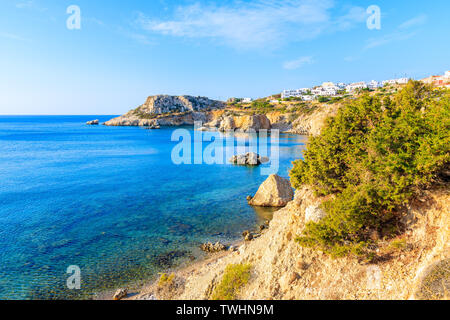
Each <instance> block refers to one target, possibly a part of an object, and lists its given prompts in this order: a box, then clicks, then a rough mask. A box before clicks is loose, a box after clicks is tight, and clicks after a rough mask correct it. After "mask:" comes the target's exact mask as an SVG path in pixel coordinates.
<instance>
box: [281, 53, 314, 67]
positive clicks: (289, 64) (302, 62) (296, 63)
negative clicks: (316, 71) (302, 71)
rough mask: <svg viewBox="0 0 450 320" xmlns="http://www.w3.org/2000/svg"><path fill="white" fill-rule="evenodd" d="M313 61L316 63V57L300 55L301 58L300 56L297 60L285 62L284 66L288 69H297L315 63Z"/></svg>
mask: <svg viewBox="0 0 450 320" xmlns="http://www.w3.org/2000/svg"><path fill="white" fill-rule="evenodd" d="M313 63H314V59H313V57H311V56H309V57H300V58H298V59H296V60H292V61H286V62H284V63H283V68H284V69H286V70H295V69H298V68H301V67H303V66H304V65H307V64H313Z"/></svg>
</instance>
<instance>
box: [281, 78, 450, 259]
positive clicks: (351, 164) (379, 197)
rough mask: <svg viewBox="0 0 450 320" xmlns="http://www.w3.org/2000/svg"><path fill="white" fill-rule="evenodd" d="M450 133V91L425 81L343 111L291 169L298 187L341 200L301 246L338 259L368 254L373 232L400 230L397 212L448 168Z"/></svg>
mask: <svg viewBox="0 0 450 320" xmlns="http://www.w3.org/2000/svg"><path fill="white" fill-rule="evenodd" d="M449 129H450V91H449V90H445V91H434V90H432V89H431V87H428V86H426V85H424V84H422V83H420V82H415V81H410V82H409V83H408V85H407V86H406V87H405V88H404V89H402V90H401V91H400V92H398V93H397V94H395V95H394V96H393V97H392V99H390V98H389V97H386V98H385V99H384V100H381V99H380V98H379V97H376V96H372V97H371V96H369V95H368V94H366V95H363V96H362V97H360V98H358V99H356V100H355V101H353V102H352V103H350V104H348V105H346V106H344V107H342V108H341V109H340V110H339V111H338V114H337V116H336V117H334V118H331V119H328V122H327V125H326V126H325V128H324V129H323V131H322V134H321V135H319V136H317V137H312V138H311V139H310V142H309V143H308V147H307V150H306V151H305V153H304V160H297V161H295V162H294V167H293V169H292V170H291V172H290V176H291V181H292V184H293V186H294V188H298V187H300V186H301V185H302V184H308V185H311V186H313V188H314V189H315V191H316V193H317V194H318V195H330V194H333V195H334V197H332V198H331V200H328V201H326V202H324V204H323V208H324V210H325V211H326V212H327V216H326V217H325V219H323V220H322V221H320V222H319V223H309V224H308V225H307V226H306V228H305V231H304V233H303V234H302V235H301V236H300V237H299V238H298V239H297V241H298V242H299V243H300V244H301V245H304V246H307V247H313V248H318V249H321V250H323V251H324V252H327V253H329V254H331V255H333V256H343V255H346V254H349V253H353V254H357V255H361V254H369V251H368V250H367V249H368V247H369V244H371V243H372V242H373V241H372V240H370V233H371V232H373V231H377V232H379V233H380V234H381V235H385V236H386V235H392V234H393V233H395V231H396V221H397V216H396V212H397V211H398V209H399V208H401V207H402V206H403V205H404V204H406V203H407V202H408V201H409V199H410V198H411V197H412V195H413V194H414V192H415V191H416V190H417V189H418V188H423V187H425V186H428V185H430V184H431V183H433V181H435V179H436V177H437V175H438V174H439V173H440V172H441V171H442V170H443V169H444V168H445V167H446V166H448V165H449V162H450V161H449V158H450V151H449V146H450V138H449V132H450V130H449Z"/></svg>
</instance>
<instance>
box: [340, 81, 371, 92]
mask: <svg viewBox="0 0 450 320" xmlns="http://www.w3.org/2000/svg"><path fill="white" fill-rule="evenodd" d="M366 88H367V84H366V83H365V82H364V81H361V82H355V83H352V84H349V85H348V86H347V87H345V89H346V90H347V91H348V92H353V91H355V90H358V89H366Z"/></svg>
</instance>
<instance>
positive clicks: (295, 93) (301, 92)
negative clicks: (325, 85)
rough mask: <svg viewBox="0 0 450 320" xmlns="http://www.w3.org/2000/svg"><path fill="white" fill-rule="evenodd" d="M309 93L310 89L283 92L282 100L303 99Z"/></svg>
mask: <svg viewBox="0 0 450 320" xmlns="http://www.w3.org/2000/svg"><path fill="white" fill-rule="evenodd" d="M308 91H309V89H308V88H302V89H295V90H283V92H282V93H281V98H282V99H286V98H290V97H298V98H299V97H301V96H303V95H304V94H306V93H307V92H308Z"/></svg>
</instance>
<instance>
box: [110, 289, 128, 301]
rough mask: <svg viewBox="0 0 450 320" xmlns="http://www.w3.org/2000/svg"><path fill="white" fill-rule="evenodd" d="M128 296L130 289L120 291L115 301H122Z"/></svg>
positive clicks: (116, 294) (115, 296) (117, 292)
mask: <svg viewBox="0 0 450 320" xmlns="http://www.w3.org/2000/svg"><path fill="white" fill-rule="evenodd" d="M127 295H128V289H119V290H117V291H116V293H115V294H114V297H113V299H114V300H122V299H123V298H126V297H127Z"/></svg>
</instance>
